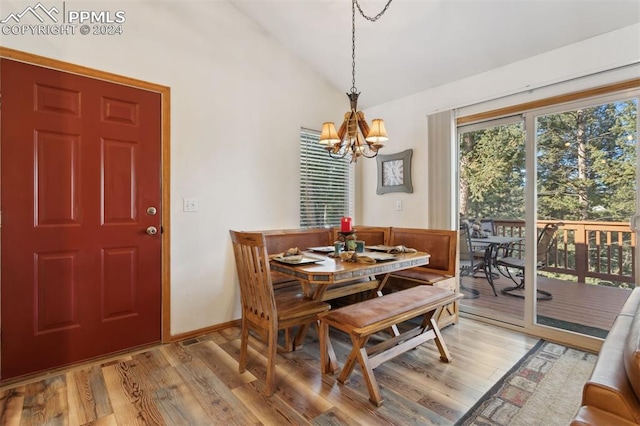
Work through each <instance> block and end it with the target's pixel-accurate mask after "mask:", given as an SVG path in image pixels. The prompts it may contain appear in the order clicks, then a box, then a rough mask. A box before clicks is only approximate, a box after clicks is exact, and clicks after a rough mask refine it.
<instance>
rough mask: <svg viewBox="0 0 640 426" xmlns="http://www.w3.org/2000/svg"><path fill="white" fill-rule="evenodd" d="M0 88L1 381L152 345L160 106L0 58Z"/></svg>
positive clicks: (123, 89) (148, 97)
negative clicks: (151, 209) (153, 211)
mask: <svg viewBox="0 0 640 426" xmlns="http://www.w3.org/2000/svg"><path fill="white" fill-rule="evenodd" d="M0 78H1V79H2V89H3V90H2V99H3V105H2V128H1V130H0V132H1V133H0V137H1V148H2V151H1V154H2V158H1V168H2V170H1V179H2V192H1V198H0V201H1V203H2V206H1V207H2V241H1V250H2V251H1V253H2V266H1V268H2V270H1V273H2V283H1V291H2V301H1V307H2V379H3V380H4V379H7V378H11V377H16V376H20V375H24V374H28V373H32V372H36V371H40V370H44V369H49V368H53V367H57V366H61V365H66V364H69V363H73V362H77V361H80V360H83V359H87V358H92V357H96V356H99V355H104V354H107V353H111V352H115V351H120V350H123V349H127V348H131V347H136V346H140V345H145V344H149V343H153V342H158V341H160V337H161V336H160V330H161V238H160V235H159V234H156V235H147V234H146V233H145V229H146V228H147V227H148V226H155V227H156V228H158V229H159V228H160V224H161V216H162V215H161V213H162V212H161V209H160V207H161V198H160V194H161V192H160V189H161V182H160V176H161V174H160V162H161V158H160V150H161V139H160V114H161V111H160V108H161V99H160V95H159V94H158V93H154V92H149V91H145V90H140V89H136V88H132V87H129V86H121V85H117V84H113V83H109V82H105V81H101V80H95V79H90V78H87V77H81V76H77V75H73V74H68V73H63V72H59V71H54V70H49V69H44V68H39V67H36V66H33V65H28V64H23V63H19V62H15V61H11V60H6V59H2V60H1V62H0ZM149 206H153V207H155V208H156V209H157V210H158V212H159V214H157V215H154V216H152V215H148V214H147V213H146V209H147V207H149Z"/></svg>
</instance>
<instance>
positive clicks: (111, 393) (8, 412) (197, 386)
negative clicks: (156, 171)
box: [0, 318, 537, 425]
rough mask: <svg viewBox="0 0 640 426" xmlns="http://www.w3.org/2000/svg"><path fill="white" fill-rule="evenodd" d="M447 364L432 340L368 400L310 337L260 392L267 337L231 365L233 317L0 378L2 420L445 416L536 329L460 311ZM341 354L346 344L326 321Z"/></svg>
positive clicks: (368, 421)
mask: <svg viewBox="0 0 640 426" xmlns="http://www.w3.org/2000/svg"><path fill="white" fill-rule="evenodd" d="M442 333H443V336H444V339H445V342H446V344H447V346H448V348H449V350H450V352H451V355H452V357H453V361H452V362H451V363H450V364H446V363H443V362H441V361H440V360H439V355H438V350H437V348H436V347H435V344H434V343H433V341H431V342H428V343H426V344H424V345H422V346H420V347H418V348H417V349H416V350H413V351H409V352H408V353H405V354H403V355H401V356H398V357H397V358H394V359H393V360H390V361H387V362H386V363H384V364H382V365H381V366H379V367H378V368H376V370H375V375H376V378H377V380H378V383H379V384H380V387H381V391H382V396H383V397H384V403H383V405H382V406H381V407H375V406H374V405H373V404H371V403H370V402H369V401H368V392H367V389H366V387H365V385H364V383H363V380H362V375H361V373H360V370H359V366H357V367H356V369H355V371H354V373H353V375H352V378H351V380H350V382H349V383H348V384H347V385H344V386H343V385H339V384H338V383H337V381H336V377H337V376H325V377H322V376H321V374H320V368H319V353H318V347H319V345H318V340H317V336H316V333H315V330H313V331H311V332H310V333H309V336H308V337H307V339H306V341H305V345H304V348H303V349H302V350H300V351H297V352H293V353H288V354H281V355H279V356H278V359H277V388H276V392H275V394H274V395H273V396H272V397H270V398H265V397H264V396H263V394H262V386H263V384H264V380H265V370H266V364H265V358H264V356H263V355H262V354H263V353H264V350H263V349H264V346H263V345H262V344H261V343H259V342H258V340H255V339H253V340H252V341H251V344H250V349H249V362H248V370H247V372H245V373H243V374H239V373H238V363H237V359H238V353H239V328H229V329H225V330H222V331H220V332H216V333H211V334H207V335H203V336H201V337H199V338H196V339H189V340H186V341H181V342H176V343H172V344H168V345H162V346H158V347H154V348H151V349H148V350H145V351H142V352H137V353H131V354H127V355H123V356H122V357H120V358H117V359H109V360H106V361H101V362H95V363H92V364H85V365H82V366H77V367H74V368H70V369H68V370H65V371H61V372H56V373H50V374H48V375H43V376H40V377H33V378H31V379H29V380H25V381H23V382H18V383H15V384H12V385H10V386H4V387H0V424H2V425H83V424H93V425H133V424H166V425H209V424H224V425H248V424H264V425H284V424H295V425H303V424H314V425H358V424H360V425H407V424H420V425H426V424H453V423H455V421H456V420H457V419H458V418H460V417H461V416H462V415H463V414H464V413H465V412H466V411H467V410H468V409H469V408H470V407H471V406H472V405H473V404H474V403H475V402H476V400H477V399H479V398H480V397H481V396H482V395H483V394H484V393H485V392H486V391H487V390H488V389H489V388H490V387H491V386H492V385H493V384H494V383H495V382H496V381H497V380H498V379H499V378H500V377H502V375H503V374H504V373H506V372H507V371H508V370H509V369H510V368H511V367H512V366H513V365H514V364H515V363H516V362H517V361H518V360H519V359H520V358H521V357H522V356H523V355H524V354H526V353H527V351H528V350H529V349H530V348H531V347H532V346H533V345H534V344H535V343H536V341H537V339H536V338H533V337H530V336H526V335H524V334H520V333H517V332H514V331H511V330H507V329H503V328H499V327H495V326H492V325H488V324H483V323H481V322H478V321H473V320H470V319H465V318H462V319H461V320H460V323H459V324H457V325H454V326H449V327H446V328H445V329H444V330H442ZM331 339H332V341H333V343H334V347H335V350H336V355H337V356H338V360H339V361H340V362H341V363H342V362H343V361H344V360H345V359H346V357H347V353H348V351H349V350H350V343H349V342H348V340H347V338H346V336H345V335H343V334H341V333H338V332H334V331H332V334H331Z"/></svg>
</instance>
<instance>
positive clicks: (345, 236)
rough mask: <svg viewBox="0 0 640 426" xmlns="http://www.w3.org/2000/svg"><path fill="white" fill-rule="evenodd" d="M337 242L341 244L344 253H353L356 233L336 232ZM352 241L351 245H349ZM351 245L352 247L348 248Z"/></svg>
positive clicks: (352, 231) (353, 230)
mask: <svg viewBox="0 0 640 426" xmlns="http://www.w3.org/2000/svg"><path fill="white" fill-rule="evenodd" d="M338 241H341V242H342V243H343V247H344V250H345V251H354V250H355V247H356V231H355V229H352V230H351V231H338ZM352 241H353V243H351V242H352ZM350 245H352V247H350Z"/></svg>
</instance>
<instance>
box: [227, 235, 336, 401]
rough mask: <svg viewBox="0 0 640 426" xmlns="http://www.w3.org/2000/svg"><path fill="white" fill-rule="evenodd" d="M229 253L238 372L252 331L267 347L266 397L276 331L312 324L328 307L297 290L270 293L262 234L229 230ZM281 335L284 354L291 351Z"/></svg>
mask: <svg viewBox="0 0 640 426" xmlns="http://www.w3.org/2000/svg"><path fill="white" fill-rule="evenodd" d="M229 233H230V234H231V242H232V243H233V254H234V257H235V261H236V269H237V271H238V282H239V284H240V302H241V305H242V331H241V341H240V359H239V362H238V370H239V371H240V373H243V372H244V371H245V370H246V364H247V349H248V342H249V329H250V328H251V329H253V330H254V331H256V332H257V333H258V334H259V337H260V338H261V339H262V340H263V341H265V343H266V344H267V352H266V357H267V377H266V384H265V389H264V394H265V395H266V396H270V395H271V394H273V391H274V389H275V373H276V371H275V370H276V368H275V367H276V356H277V351H278V349H279V347H278V332H279V331H280V330H285V331H289V330H290V329H291V328H293V327H296V326H304V325H308V324H310V323H313V322H316V324H317V315H318V314H319V313H320V312H325V311H328V310H329V309H330V308H331V305H329V304H328V303H324V302H321V301H317V300H313V299H310V298H307V297H305V296H304V294H303V293H302V291H301V289H300V290H299V291H295V290H293V289H290V290H289V291H282V292H278V293H276V292H274V290H273V285H272V282H271V270H270V267H269V256H268V254H267V248H266V243H265V237H264V234H262V233H260V232H238V231H232V230H230V231H229ZM288 336H289V333H288V332H285V346H286V347H285V348H282V347H281V348H280V349H283V350H285V351H290V350H291V349H295V348H292V347H289V346H292V340H291V339H289V338H288Z"/></svg>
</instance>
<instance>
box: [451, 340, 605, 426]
mask: <svg viewBox="0 0 640 426" xmlns="http://www.w3.org/2000/svg"><path fill="white" fill-rule="evenodd" d="M596 357H597V356H596V355H595V354H592V353H589V352H583V351H580V350H577V349H572V348H568V347H566V346H562V345H558V344H555V343H551V342H547V341H544V340H540V341H539V342H538V343H537V344H536V345H535V346H534V347H533V348H532V349H531V350H530V351H529V353H527V355H525V356H524V357H523V358H522V359H521V360H520V361H518V363H516V365H515V366H514V367H513V368H512V369H511V370H510V371H509V372H507V373H506V374H505V375H504V376H503V377H502V378H501V379H500V380H499V381H498V383H496V384H495V385H494V386H493V387H492V388H491V389H489V391H488V392H487V393H486V394H485V395H484V396H483V397H482V398H480V400H479V401H478V402H477V403H476V404H475V405H474V406H473V407H471V409H470V410H469V411H468V412H467V413H466V414H465V415H464V416H463V417H462V418H461V419H460V420H458V422H457V423H456V425H460V426H462V425H464V426H470V425H498V426H503V425H504V426H507V425H509V426H516V425H526V426H534V425H544V426H552V425H558V426H560V425H562V426H566V425H568V424H569V423H570V422H571V419H572V418H573V416H574V415H575V413H576V412H577V411H578V408H579V407H580V402H581V398H582V387H583V386H584V384H585V382H586V381H587V380H588V378H589V376H590V374H591V371H592V370H593V366H594V364H595V361H596Z"/></svg>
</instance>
